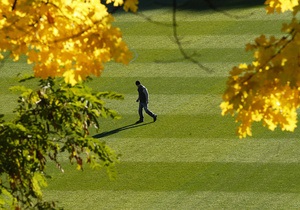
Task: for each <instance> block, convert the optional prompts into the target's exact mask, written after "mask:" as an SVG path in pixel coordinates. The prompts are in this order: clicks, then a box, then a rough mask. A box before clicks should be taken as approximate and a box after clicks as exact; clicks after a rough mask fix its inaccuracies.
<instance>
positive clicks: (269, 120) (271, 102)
mask: <svg viewBox="0 0 300 210" xmlns="http://www.w3.org/2000/svg"><path fill="white" fill-rule="evenodd" d="M265 3H266V4H267V7H266V10H267V12H268V13H272V12H274V11H277V12H285V11H287V10H290V11H292V12H293V14H294V16H293V19H292V21H291V22H290V23H289V24H283V27H282V31H283V32H285V33H286V35H285V36H283V37H281V38H275V37H274V36H271V37H269V38H267V37H266V36H264V35H261V36H260V37H258V38H256V39H255V41H254V43H252V44H247V45H246V50H251V51H254V61H253V62H252V63H251V64H248V65H247V64H240V65H239V66H237V67H233V69H232V70H231V72H230V76H229V78H228V81H227V89H226V91H225V93H224V94H223V102H222V103H221V109H222V114H223V115H225V114H231V115H233V116H234V115H236V121H237V122H239V123H240V124H239V127H238V130H237V132H238V135H239V137H240V138H243V137H246V136H247V135H249V136H251V135H252V132H251V126H252V123H253V122H255V121H262V122H263V125H264V126H266V127H268V128H269V129H271V130H274V129H275V128H276V127H277V126H280V127H281V129H282V130H287V131H294V129H295V128H296V126H297V109H298V108H299V106H300V73H299V72H300V24H299V20H297V18H296V14H297V12H298V11H299V10H300V7H299V4H298V3H299V2H298V0H267V1H266V2H265Z"/></svg>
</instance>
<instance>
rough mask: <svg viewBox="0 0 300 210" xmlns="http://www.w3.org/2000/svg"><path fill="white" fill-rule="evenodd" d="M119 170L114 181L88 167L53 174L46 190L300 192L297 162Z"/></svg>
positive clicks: (138, 165)
mask: <svg viewBox="0 0 300 210" xmlns="http://www.w3.org/2000/svg"><path fill="white" fill-rule="evenodd" d="M174 152H176V151H174ZM66 170H67V171H68V170H74V169H72V168H70V167H68V168H66ZM118 171H119V176H118V179H117V180H115V181H109V180H108V179H107V178H106V177H105V176H103V173H99V171H92V170H90V169H88V168H86V171H85V172H78V173H64V174H56V177H55V178H53V180H52V181H50V182H49V184H50V185H49V187H48V189H49V190H61V191H76V190H82V189H89V190H113V191H122V190H124V189H126V190H128V191H137V192H138V191H152V192H155V191H188V192H194V191H216V192H269V193H275V192H276V193H300V185H299V184H297V183H298V182H297V181H296V180H298V178H299V177H300V164H299V163H288V164H287V163H238V162H227V163H222V162H202V163H201V162H195V163H187V162H184V163H182V162H173V163H170V162H168V163H166V162H148V163H146V162H123V163H122V164H121V165H119V166H118ZM74 180H78V181H76V183H74ZM79 180H80V181H79ZM52 182H55V184H54V183H53V184H52Z"/></svg>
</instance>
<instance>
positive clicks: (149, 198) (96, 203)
mask: <svg viewBox="0 0 300 210" xmlns="http://www.w3.org/2000/svg"><path fill="white" fill-rule="evenodd" d="M45 195H46V198H47V199H48V200H57V199H58V198H60V201H61V202H60V204H61V205H65V206H68V207H69V208H67V209H72V210H82V209H95V210H96V209H115V210H119V209H120V210H121V209H122V210H124V209H187V210H188V209H191V210H192V209H221V208H222V209H245V208H247V209H266V207H267V209H298V208H299V205H300V203H299V200H300V195H299V194H296V193H268V192H224V191H220V192H215V191H197V192H192V193H191V192H186V191H171V192H170V191H165V192H163V191H160V192H158V191H144V192H140V191H138V192H136V191H132V190H120V191H113V190H76V191H73V190H69V191H68V190H49V191H46V192H45ZM74 201H78V203H80V205H78V204H77V202H74ZM120 201H123V202H120Z"/></svg>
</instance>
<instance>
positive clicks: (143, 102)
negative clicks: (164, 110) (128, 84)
mask: <svg viewBox="0 0 300 210" xmlns="http://www.w3.org/2000/svg"><path fill="white" fill-rule="evenodd" d="M135 85H136V86H137V87H138V89H137V90H138V93H139V97H138V99H137V100H136V102H139V109H138V113H139V116H140V119H139V120H138V121H137V122H136V123H137V124H138V123H142V122H144V115H143V109H144V110H145V112H146V113H147V114H148V115H149V116H151V117H152V118H153V122H155V121H156V119H157V115H156V114H154V113H153V112H151V111H150V110H149V109H148V102H149V93H148V90H147V88H146V87H145V86H144V85H142V84H141V82H140V81H136V82H135Z"/></svg>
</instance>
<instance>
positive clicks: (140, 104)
mask: <svg viewBox="0 0 300 210" xmlns="http://www.w3.org/2000/svg"><path fill="white" fill-rule="evenodd" d="M138 113H139V116H140V119H139V121H137V123H141V122H143V121H144V116H143V105H142V103H139V110H138Z"/></svg>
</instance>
